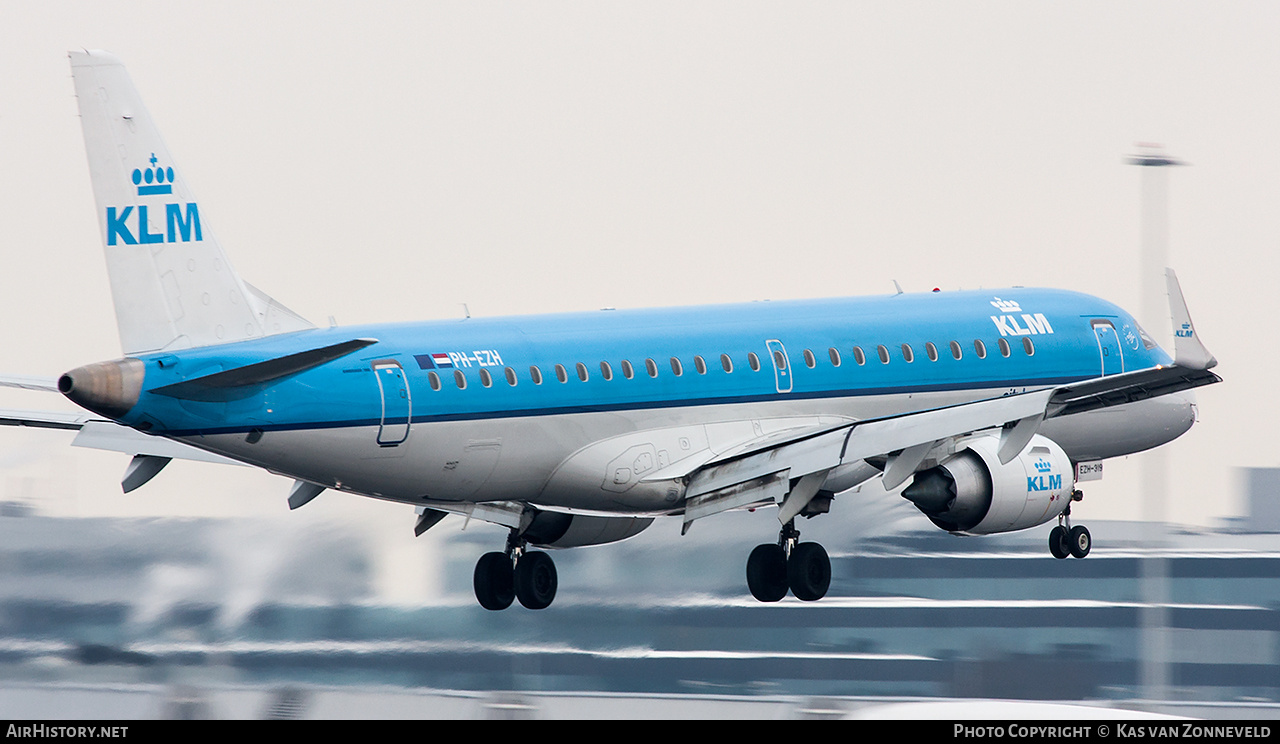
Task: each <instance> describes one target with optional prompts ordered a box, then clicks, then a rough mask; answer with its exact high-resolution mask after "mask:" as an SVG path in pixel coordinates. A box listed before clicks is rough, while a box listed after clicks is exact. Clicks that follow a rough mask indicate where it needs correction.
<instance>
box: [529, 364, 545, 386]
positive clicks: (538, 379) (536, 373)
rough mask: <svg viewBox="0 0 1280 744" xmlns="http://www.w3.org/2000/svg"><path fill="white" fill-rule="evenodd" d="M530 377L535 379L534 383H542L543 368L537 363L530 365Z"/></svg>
mask: <svg viewBox="0 0 1280 744" xmlns="http://www.w3.org/2000/svg"><path fill="white" fill-rule="evenodd" d="M529 379H530V380H533V384H534V385H541V384H542V370H540V369H538V367H537V365H533V366H531V367H529Z"/></svg>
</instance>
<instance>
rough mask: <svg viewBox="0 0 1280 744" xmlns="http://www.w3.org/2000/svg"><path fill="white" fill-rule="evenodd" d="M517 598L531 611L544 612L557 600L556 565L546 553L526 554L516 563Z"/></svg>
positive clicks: (557, 581)
mask: <svg viewBox="0 0 1280 744" xmlns="http://www.w3.org/2000/svg"><path fill="white" fill-rule="evenodd" d="M515 578H516V598H518V599H519V600H520V604H522V605H524V606H525V607H528V608H529V609H531V610H544V609H546V608H547V607H549V606H551V602H552V601H553V600H554V599H555V598H556V587H557V586H559V583H560V581H559V579H558V578H557V576H556V564H555V561H553V560H551V556H549V555H547V554H546V553H525V554H524V555H522V556H520V560H519V562H518V563H516V577H515Z"/></svg>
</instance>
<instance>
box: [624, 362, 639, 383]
mask: <svg viewBox="0 0 1280 744" xmlns="http://www.w3.org/2000/svg"><path fill="white" fill-rule="evenodd" d="M622 376H623V377H625V378H627V379H628V380H630V379H631V378H632V377H635V376H636V371H635V369H633V368H632V366H631V362H628V361H627V360H626V359H623V360H622Z"/></svg>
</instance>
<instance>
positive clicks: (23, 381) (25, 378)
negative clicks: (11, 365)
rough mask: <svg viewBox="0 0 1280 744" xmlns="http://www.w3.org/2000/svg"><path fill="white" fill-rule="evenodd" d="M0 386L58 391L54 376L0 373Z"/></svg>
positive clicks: (48, 391)
mask: <svg viewBox="0 0 1280 744" xmlns="http://www.w3.org/2000/svg"><path fill="white" fill-rule="evenodd" d="M0 387H10V388H20V389H22V390H40V391H43V392H46V393H56V392H58V379H57V378H56V377H35V376H33V375H0Z"/></svg>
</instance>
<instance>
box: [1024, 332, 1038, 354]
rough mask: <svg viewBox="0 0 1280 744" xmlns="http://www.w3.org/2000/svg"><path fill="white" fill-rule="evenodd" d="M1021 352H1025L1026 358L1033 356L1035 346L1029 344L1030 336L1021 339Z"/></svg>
mask: <svg viewBox="0 0 1280 744" xmlns="http://www.w3.org/2000/svg"><path fill="white" fill-rule="evenodd" d="M1022 350H1023V351H1025V352H1027V356H1035V353H1036V346H1035V344H1033V343H1031V337H1030V336H1023V337H1022Z"/></svg>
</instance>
